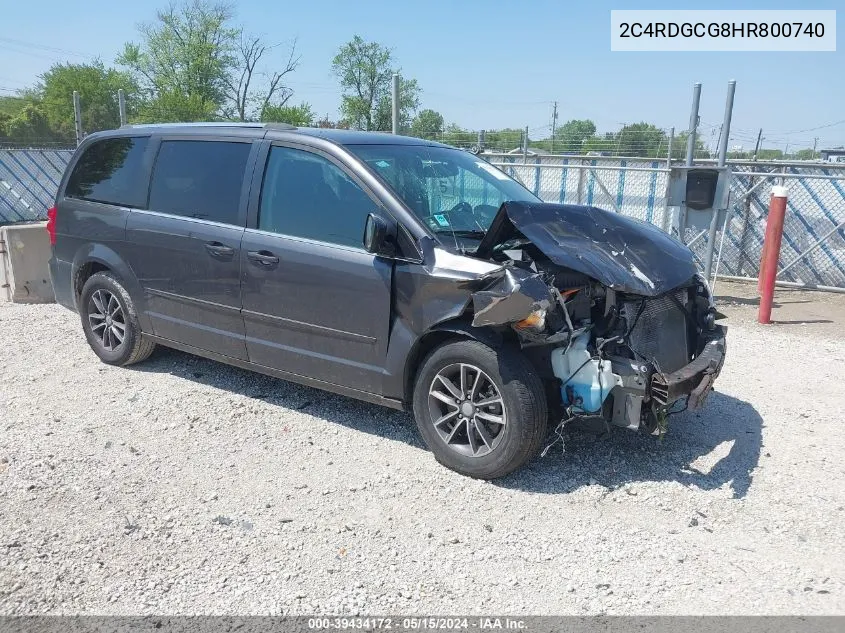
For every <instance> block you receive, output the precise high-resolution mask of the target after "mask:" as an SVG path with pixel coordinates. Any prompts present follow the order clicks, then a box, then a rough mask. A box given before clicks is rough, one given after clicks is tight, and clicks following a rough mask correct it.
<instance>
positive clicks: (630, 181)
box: [0, 149, 845, 289]
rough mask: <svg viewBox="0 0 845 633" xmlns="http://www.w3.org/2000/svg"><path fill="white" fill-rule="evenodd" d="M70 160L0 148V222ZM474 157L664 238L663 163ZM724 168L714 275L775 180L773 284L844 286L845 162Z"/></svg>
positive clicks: (47, 202) (736, 261)
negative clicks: (777, 226) (782, 216)
mask: <svg viewBox="0 0 845 633" xmlns="http://www.w3.org/2000/svg"><path fill="white" fill-rule="evenodd" d="M72 154H73V152H72V151H71V150H52V149H40V150H39V149H26V150H23V149H21V150H11V149H5V150H0V224H9V223H14V222H26V221H34V220H43V219H45V218H46V213H47V209H48V208H49V207H50V206H51V205H52V204H53V199H54V198H55V194H56V190H57V189H58V185H59V182H60V180H61V178H62V174H63V173H64V169H65V167H66V166H67V164H68V162H69V161H70V157H71V156H72ZM481 156H482V157H483V158H485V159H486V160H488V161H489V162H490V163H491V164H493V165H495V166H497V167H498V168H500V169H502V170H503V171H504V172H505V173H507V174H509V175H511V176H512V177H514V178H516V179H517V180H519V181H520V182H522V183H523V184H524V185H525V186H526V187H527V188H528V189H530V190H531V191H533V192H534V193H535V194H537V195H538V196H539V197H540V198H541V199H543V200H545V201H547V202H559V203H564V204H587V205H593V206H596V207H600V208H603V209H608V210H611V211H615V212H617V213H622V214H624V215H627V216H631V217H634V218H637V219H638V220H642V221H644V222H649V223H651V224H654V225H657V226H658V227H660V228H661V229H663V230H664V231H674V229H673V226H672V225H673V222H672V211H673V210H672V208H670V207H668V206H667V196H666V193H667V184H668V180H669V178H668V174H669V169H668V164H667V161H666V160H665V159H663V160H659V159H642V158H615V157H603V156H595V157H593V156H560V155H551V156H550V155H534V156H531V155H528V156H523V155H515V154H487V153H485V154H482V155H481ZM729 166H730V167H731V171H732V174H733V177H732V180H731V206H730V209H729V211H728V215H727V217H726V222H725V224H724V226H723V227H720V230H719V232H718V233H717V235H716V240H717V242H716V252H717V257H716V263H717V264H718V274H719V275H725V276H730V277H742V278H748V279H755V278H756V277H757V275H758V274H759V268H760V255H761V251H762V246H763V236H764V234H765V229H766V219H767V216H768V211H769V191H770V189H771V186H772V185H774V184H778V183H783V184H784V185H785V186H786V187H787V188H788V190H789V202H788V207H787V215H786V223H785V226H784V235H783V245H782V247H781V255H780V262H779V266H778V271H779V272H778V279H779V280H780V281H787V282H792V283H795V284H797V285H800V286H804V287H830V288H837V289H845V165H839V164H834V163H821V162H795V163H781V162H776V163H765V162H754V161H747V162H742V161H732V162H730V163H729ZM464 187H465V188H466V193H465V196H469V195H470V194H471V195H472V197H473V198H472V199H477V201H478V204H483V203H484V202H485V201H486V200H487V197H486V193H487V192H485V190H484V184H483V181H482V180H481V179H478V182H477V183H470V182H467V183H464ZM473 187H475V188H476V189H477V191H475V190H474V189H473ZM723 229H724V230H723ZM685 241H686V243H687V244H688V245H689V246H690V248H692V250H693V252H694V253H695V256H696V258H697V259H698V263H699V265H700V266H702V267H703V260H704V256H705V252H706V250H707V231H706V230H695V229H688V230H687V234H686V236H685Z"/></svg>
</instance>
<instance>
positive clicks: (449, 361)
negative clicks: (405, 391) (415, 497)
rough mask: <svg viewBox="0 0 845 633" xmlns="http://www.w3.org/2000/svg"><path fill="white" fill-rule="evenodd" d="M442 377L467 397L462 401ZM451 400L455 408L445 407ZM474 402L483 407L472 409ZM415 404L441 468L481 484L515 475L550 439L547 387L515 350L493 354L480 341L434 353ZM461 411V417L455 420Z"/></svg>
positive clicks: (417, 386)
mask: <svg viewBox="0 0 845 633" xmlns="http://www.w3.org/2000/svg"><path fill="white" fill-rule="evenodd" d="M456 372H457V373H456ZM477 375H478V376H479V377H478V381H477V382H476V376H477ZM441 376H442V377H445V378H446V379H447V380H448V381H449V382H450V383H451V385H452V387H455V388H456V389H457V393H459V394H463V395H462V398H461V399H460V400H459V399H457V398H455V397H454V395H455V393H456V392H455V391H454V390H453V389H450V388H449V387H448V386H447V384H446V383H445V382H443V381H442V380H441ZM459 383H463V384H464V388H462V387H461V384H459ZM435 391H436V392H437V394H436V395H435V394H434V393H433V392H435ZM472 391H475V392H476V393H475V394H474V395H473V394H472ZM445 396H449V397H450V398H451V399H452V402H451V403H446V402H445V400H447V399H448V398H445ZM497 396H498V398H497ZM497 399H498V400H500V401H501V405H499V404H496V403H495V401H496V400H497ZM468 401H469V402H470V403H473V402H474V403H478V404H479V405H480V406H475V405H474V404H473V406H467V402H468ZM459 402H460V403H462V404H459ZM485 402H494V404H490V405H485V404H484V403H485ZM413 405H414V407H413V408H414V418H415V419H416V422H417V428H419V431H420V435H422V438H423V440H424V441H425V443H426V445H427V446H428V447H429V449H431V452H432V453H434V457H435V458H436V459H437V461H439V462H440V463H441V464H443V465H444V466H446V467H447V468H451V469H452V470H454V471H457V472H459V473H461V474H463V475H468V476H470V477H475V478H477V479H496V478H498V477H503V476H504V475H507V474H508V473H511V472H513V471H514V470H516V469H517V468H519V467H520V466H522V465H523V464H525V463H526V462H528V461H529V460H530V459H532V458H533V457H534V456H535V455H536V454H537V453H538V452H539V451H540V448H541V446H542V444H543V440H544V439H545V437H546V430H547V424H548V423H547V417H548V405H547V402H546V397H545V392H544V389H543V384H542V382H541V380H540V377H539V376H538V375H537V372H536V370H535V369H534V367H533V366H532V365H531V363H529V362H528V360H527V359H526V358H525V357H524V356H522V355H521V354H520V353H519V352H518V351H517V350H515V349H512V348H502V349H500V350H493V349H491V348H490V347H488V346H487V345H484V344H483V343H479V342H477V341H457V342H452V343H446V344H444V345H442V346H440V347H437V348H435V349H434V350H433V351H432V352H431V353H430V354H429V355H428V356H427V357H426V359H425V360H424V361H423V363H422V365H421V367H420V369H419V371H418V372H417V376H416V380H415V384H414V401H413ZM455 408H457V414H456V415H454V416H452V417H449V416H451V415H452V411H453V409H455ZM447 417H449V419H446V418H447ZM496 418H499V419H500V420H501V422H494V421H493V420H495V419H496ZM444 419H445V421H443V422H440V421H441V420H444ZM461 420H462V421H461ZM435 421H437V422H440V423H439V424H436V423H435ZM479 424H480V425H481V426H479ZM459 425H460V428H456V427H458V426H459ZM482 429H483V432H482ZM470 434H471V435H472V438H474V442H473V439H471V437H470ZM476 449H477V450H476Z"/></svg>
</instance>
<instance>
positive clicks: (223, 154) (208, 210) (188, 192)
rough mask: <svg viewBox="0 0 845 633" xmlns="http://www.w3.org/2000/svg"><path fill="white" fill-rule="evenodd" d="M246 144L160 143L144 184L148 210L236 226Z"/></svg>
mask: <svg viewBox="0 0 845 633" xmlns="http://www.w3.org/2000/svg"><path fill="white" fill-rule="evenodd" d="M251 148H252V145H251V143H243V142H234V141H206V140H202V141H199V140H198V141H187V140H168V141H162V143H161V149H160V150H159V153H158V157H157V158H156V161H155V167H154V169H153V177H152V183H151V184H150V207H149V208H150V210H151V211H158V212H160V213H169V214H172V215H181V216H185V217H189V218H198V219H202V220H212V221H214V222H222V223H224V224H236V225H237V224H241V221H240V219H239V208H240V200H241V188H242V186H243V180H244V172H245V171H246V163H247V159H248V157H249V152H250V150H251Z"/></svg>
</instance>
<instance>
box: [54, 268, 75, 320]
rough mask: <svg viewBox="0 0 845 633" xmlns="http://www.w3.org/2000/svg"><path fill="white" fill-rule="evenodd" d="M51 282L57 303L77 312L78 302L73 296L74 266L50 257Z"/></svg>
mask: <svg viewBox="0 0 845 633" xmlns="http://www.w3.org/2000/svg"><path fill="white" fill-rule="evenodd" d="M49 267H50V282H51V283H52V284H53V294H54V295H55V297H56V303H58V304H59V305H63V306H64V307H66V308H69V309H70V310H73V311H74V312H76V302H75V301H74V296H73V284H72V283H71V281H72V279H73V266H72V264H71V263H70V262H66V261H63V260H61V259H57V258H56V256H55V255H53V256H52V257H50V262H49Z"/></svg>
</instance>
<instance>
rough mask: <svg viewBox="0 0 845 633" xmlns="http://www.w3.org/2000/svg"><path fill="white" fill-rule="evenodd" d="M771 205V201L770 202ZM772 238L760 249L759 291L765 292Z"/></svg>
mask: <svg viewBox="0 0 845 633" xmlns="http://www.w3.org/2000/svg"><path fill="white" fill-rule="evenodd" d="M769 205H770V206H771V201H770V202H769ZM770 241H771V240H767V239H764V240H763V248H761V249H760V272H759V273H758V275H757V293H758V294H762V293H763V277H765V276H766V263H767V262H768V261H769V260H768V257H767V256H768V253H769V243H770Z"/></svg>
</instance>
